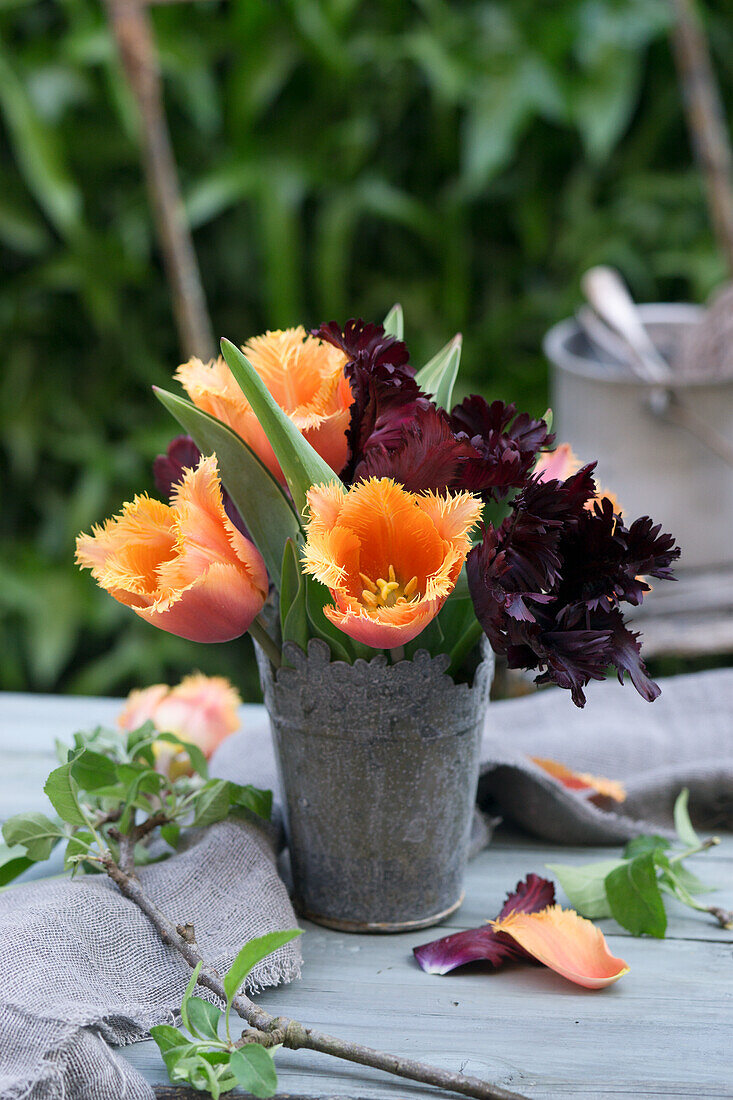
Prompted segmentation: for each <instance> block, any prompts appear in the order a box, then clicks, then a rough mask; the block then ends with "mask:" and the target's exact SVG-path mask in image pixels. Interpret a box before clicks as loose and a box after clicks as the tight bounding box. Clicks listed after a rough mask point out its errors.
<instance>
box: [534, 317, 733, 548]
mask: <svg viewBox="0 0 733 1100" xmlns="http://www.w3.org/2000/svg"><path fill="white" fill-rule="evenodd" d="M639 312H640V313H641V316H642V318H643V320H644V322H645V325H646V327H647V330H648V331H649V334H650V336H651V337H652V340H653V341H654V343H655V344H656V345H657V347H658V348H659V349H660V351H661V352H662V353H663V354H666V355H667V356H668V357H669V358H670V359H672V360H674V348H675V346H676V344H677V342H678V341H679V340H680V338H681V336H682V333H683V331H684V330H685V328H687V327H688V326H690V325H694V324H697V322H698V321H699V320H700V317H701V316H702V312H703V311H702V309H701V308H700V307H698V306H693V305H685V304H680V305H669V304H654V305H644V306H640V307H639ZM544 349H545V354H546V355H547V358H548V359H549V361H550V363H551V364H552V368H553V371H552V407H553V411H554V414H555V426H554V430H555V431H556V433H557V438H558V439H559V440H562V441H565V440H567V442H569V443H570V444H571V445H572V447H573V449H574V450H575V451H576V453H577V454H578V457H579V458H580V459H582V460H583V461H584V462H587V461H591V460H592V459H594V458H597V459H598V471H597V476H598V481H599V483H600V485H601V486H602V487H603V488H604V489H607V490H608V491H609V492H613V493H614V494H615V495H616V497H617V499H618V500H619V502H620V504H621V506H622V509H623V512H624V515H626V516H629V517H632V518H633V517H635V516H638V515H652V516H653V517H654V519H655V520H656V521H657V522H659V523H661V524H662V527H663V528H664V529H665V530H668V531H672V532H673V534H674V535H675V536H676V538H677V540H678V542H679V544H680V546H681V547H682V558H681V561H680V564H681V566H682V567H683V568H684V569H689V568H711V567H714V566H720V565H726V564H729V563H733V538H732V537H731V536H732V535H733V473H732V472H731V469H730V467H729V466H728V465H726V463H725V462H724V461H723V459H722V458H720V457H719V456H718V455H716V454H715V453H713V452H712V451H711V450H710V449H709V447H707V446H706V445H705V443H704V442H703V441H702V440H701V439H699V438H697V437H696V436H695V435H693V434H691V433H690V432H688V431H685V430H684V429H683V428H680V427H679V426H677V425H675V424H672V423H668V422H665V420H664V419H663V418H662V417H659V416H655V415H653V413H652V412H651V411H650V408H649V400H648V399H649V395H650V391H651V390H652V389H653V387H650V386H649V385H648V384H645V383H643V382H641V381H639V380H638V379H636V378H635V377H634V376H633V375H631V374H630V373H629V372H628V371H627V370H624V368H623V367H622V366H620V365H619V364H618V363H616V362H614V361H613V360H611V359H606V360H604V359H603V358H602V357H601V354H602V353H599V352H598V351H597V349H595V348H594V347H593V346H592V345H591V344H590V342H589V341H588V339H587V337H586V336H585V334H584V333H583V331H582V330H581V328H580V326H579V325H578V324H577V322H576V321H575V320H573V319H569V320H566V321H561V322H560V324H558V325H555V326H554V328H552V329H550V331H549V332H548V334H547V336H546V337H545V342H544ZM673 388H674V391H675V392H677V393H679V395H680V397H684V401H685V404H686V405H688V406H690V407H691V408H692V409H693V410H694V412H695V414H696V416H697V419H698V421H700V420H701V421H703V422H705V423H709V424H710V425H711V426H712V427H713V428H715V429H716V430H717V432H718V433H719V434H720V435H721V436H723V437H724V438H727V439H731V440H733V377H731V378H724V379H716V380H714V381H711V380H710V379H709V378H708V379H706V378H705V376H704V374H701V375H700V376H699V377H697V376H693V375H684V376H680V377H679V378H678V379H675V382H674V387H673Z"/></svg>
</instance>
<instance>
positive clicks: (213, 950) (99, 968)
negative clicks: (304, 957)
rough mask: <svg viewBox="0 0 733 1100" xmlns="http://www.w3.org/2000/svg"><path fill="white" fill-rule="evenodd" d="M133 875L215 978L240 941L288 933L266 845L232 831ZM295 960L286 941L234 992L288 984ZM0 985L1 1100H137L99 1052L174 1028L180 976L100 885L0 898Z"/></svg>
mask: <svg viewBox="0 0 733 1100" xmlns="http://www.w3.org/2000/svg"><path fill="white" fill-rule="evenodd" d="M139 877H140V881H141V882H142V884H143V886H144V888H145V890H146V891H147V892H148V893H149V894H150V896H151V897H152V899H153V901H154V902H155V903H156V905H157V906H158V908H160V909H161V910H162V911H163V912H164V913H166V915H168V916H170V917H171V919H173V920H175V921H177V922H191V923H192V924H193V925H194V928H195V930H196V937H197V941H198V944H199V946H200V948H201V952H202V954H203V956H204V957H205V958H206V959H207V961H209V962H211V963H212V965H213V966H214V967H215V968H216V969H217V970H219V971H220V972H221V973H223V972H224V971H225V970H226V969H227V968H228V967H229V965H230V964H231V962H232V960H233V957H234V955H235V954H236V952H237V951H238V950H239V948H240V947H241V946H242V944H243V943H245V941H246V940H248V939H250V938H252V937H253V936H261V935H264V934H265V933H266V932H271V931H274V930H276V929H286V928H294V927H296V924H297V922H296V918H295V914H294V913H293V910H292V907H291V905H290V900H289V898H288V895H287V891H286V890H285V887H284V886H283V884H282V882H281V880H280V878H279V876H278V873H277V869H276V866H275V849H274V846H273V842H272V838H271V836H269V835H268V833H267V831H264V830H262V829H260V828H258V827H256V826H253V825H250V824H247V823H244V822H239V821H227V822H222V823H221V824H219V825H214V826H212V827H211V828H210V829H206V830H193V831H192V832H191V834H190V836H189V837H188V838H187V846H186V847H185V850H183V851H181V852H180V853H179V854H177V855H175V856H173V857H172V858H171V859H169V860H166V861H164V862H162V863H157V864H152V865H150V866H148V867H144V868H141V870H140V872H139ZM300 962H301V957H300V948H299V946H298V943H297V941H295V942H294V943H291V944H286V945H285V947H281V948H280V949H279V950H278V951H277V953H276V954H274V955H273V956H271V958H270V959H265V960H263V962H261V963H259V964H258V965H257V966H256V967H255V969H254V971H253V972H252V975H251V976H250V979H248V988H249V989H251V990H257V989H260V988H263V987H264V986H269V985H277V984H278V983H279V982H287V981H291V980H292V979H293V978H295V977H297V976H298V975H299V973H300ZM0 974H2V983H0V1097H2V1098H3V1100H20V1098H21V1097H22V1098H23V1100H57V1098H59V1100H60V1098H62V1097H63V1098H64V1100H151V1098H152V1097H153V1095H154V1093H153V1090H152V1088H151V1087H150V1085H148V1084H147V1083H146V1081H145V1080H144V1079H143V1077H142V1076H141V1074H139V1073H138V1072H137V1071H136V1070H135V1069H133V1068H132V1067H131V1066H129V1065H128V1064H127V1063H126V1062H125V1061H124V1060H123V1059H118V1058H117V1057H116V1056H115V1054H114V1052H113V1051H112V1049H111V1047H110V1046H109V1045H108V1044H112V1045H113V1046H121V1045H124V1044H126V1043H131V1042H134V1041H135V1040H138V1039H142V1038H144V1037H145V1034H146V1032H147V1030H148V1028H150V1027H151V1026H153V1025H154V1024H161V1023H174V1022H175V1019H176V1011H177V1009H178V1008H179V1007H180V1004H181V997H182V995H183V991H184V989H185V987H186V983H187V982H188V979H189V976H190V970H189V967H188V966H187V964H186V963H185V962H184V961H183V960H182V959H181V958H180V956H179V955H178V954H177V953H176V952H175V951H174V949H173V948H172V947H168V946H165V945H164V944H163V943H162V942H161V941H160V939H159V938H158V935H157V933H156V932H155V931H154V930H153V928H152V926H151V924H150V922H149V921H148V919H147V918H146V917H145V916H144V915H143V914H142V913H141V912H140V910H139V909H138V908H137V906H136V905H134V904H133V903H132V902H130V901H128V900H127V899H126V898H124V897H123V896H122V895H121V894H120V892H119V891H118V890H117V887H116V886H114V885H113V884H112V883H111V882H109V881H108V880H107V879H106V878H105V877H104V876H101V875H100V876H98V877H97V876H94V877H85V878H83V879H77V880H76V881H73V882H72V881H69V879H67V878H64V879H51V880H46V881H44V882H40V883H38V882H34V883H28V884H27V885H23V886H18V887H16V888H14V889H12V890H8V891H6V892H5V893H3V894H0ZM199 993H200V994H201V995H202V996H204V997H209V999H212V1000H213V999H214V998H213V997H211V996H210V995H209V994H208V993H207V992H206V991H199Z"/></svg>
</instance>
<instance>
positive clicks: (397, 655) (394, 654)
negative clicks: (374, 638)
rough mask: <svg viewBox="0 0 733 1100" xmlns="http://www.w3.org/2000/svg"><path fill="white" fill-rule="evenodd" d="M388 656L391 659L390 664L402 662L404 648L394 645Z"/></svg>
mask: <svg viewBox="0 0 733 1100" xmlns="http://www.w3.org/2000/svg"><path fill="white" fill-rule="evenodd" d="M389 655H390V657H391V659H392V664H393V665H396V664H397V663H398V661H404V659H405V647H404V646H403V645H396V646H395V647H394V649H390V651H389Z"/></svg>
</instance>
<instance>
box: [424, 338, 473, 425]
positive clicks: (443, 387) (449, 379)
mask: <svg viewBox="0 0 733 1100" xmlns="http://www.w3.org/2000/svg"><path fill="white" fill-rule="evenodd" d="M462 343H463V339H462V337H461V335H460V334H456V335H455V336H454V337H453V339H452V340H449V341H448V343H447V344H446V345H445V347H442V348H441V349H440V351H439V352H438V353H437V354H436V355H434V356H433V358H432V359H431V360H430V361H429V362H428V363H426V364H425V366H424V367H422V368H421V370H419V371H418V372H417V374H416V375H415V381H416V382H417V384H418V386H420V388H421V389H422V390H424V391H425V392H426V393H431V394H432V395H433V400H434V401H435V404H436V405H440V406H441V407H442V408H444V409H450V408H451V404H452V401H453V387H454V385H455V382H456V378H457V377H458V368H459V366H460V364H461V346H462Z"/></svg>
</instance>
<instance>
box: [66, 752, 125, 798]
mask: <svg viewBox="0 0 733 1100" xmlns="http://www.w3.org/2000/svg"><path fill="white" fill-rule="evenodd" d="M71 774H72V776H73V778H74V779H75V780H76V782H77V783H78V784H79V786H80V787H81V789H82V790H83V791H96V790H98V788H99V787H109V786H111V785H112V784H113V783H115V782H116V781H117V765H116V764H115V762H114V760H110V758H109V757H108V756H104V755H103V754H102V753H101V752H94V751H93V750H92V749H82V751H81V753H80V754H79V756H77V757H75V758H74V760H73V761H72V763H71Z"/></svg>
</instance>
